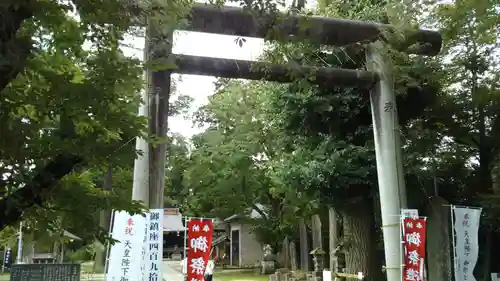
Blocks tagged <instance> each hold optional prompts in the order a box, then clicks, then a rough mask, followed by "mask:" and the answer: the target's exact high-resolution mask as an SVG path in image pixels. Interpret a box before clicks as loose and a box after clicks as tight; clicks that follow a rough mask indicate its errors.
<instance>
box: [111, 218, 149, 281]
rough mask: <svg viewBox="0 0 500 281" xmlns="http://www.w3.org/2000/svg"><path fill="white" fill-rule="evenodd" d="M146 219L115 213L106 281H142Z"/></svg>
mask: <svg viewBox="0 0 500 281" xmlns="http://www.w3.org/2000/svg"><path fill="white" fill-rule="evenodd" d="M145 223H146V222H145V218H144V217H143V216H142V215H130V214H129V213H127V212H125V211H115V214H114V221H113V230H112V233H111V237H112V238H113V239H114V240H117V242H116V243H115V244H113V245H112V246H111V251H110V254H109V262H108V272H107V274H106V281H120V280H121V281H123V280H126V281H142V273H141V270H140V269H141V268H140V264H141V263H142V246H143V243H144V229H145Z"/></svg>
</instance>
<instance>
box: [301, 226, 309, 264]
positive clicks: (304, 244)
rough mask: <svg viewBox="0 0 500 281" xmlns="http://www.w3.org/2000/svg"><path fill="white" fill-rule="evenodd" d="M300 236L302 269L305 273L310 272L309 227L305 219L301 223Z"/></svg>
mask: <svg viewBox="0 0 500 281" xmlns="http://www.w3.org/2000/svg"><path fill="white" fill-rule="evenodd" d="M299 236H300V267H301V269H302V270H304V271H309V243H308V241H307V227H306V222H305V220H304V219H303V218H301V219H300V221H299Z"/></svg>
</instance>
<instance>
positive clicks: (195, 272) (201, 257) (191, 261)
mask: <svg viewBox="0 0 500 281" xmlns="http://www.w3.org/2000/svg"><path fill="white" fill-rule="evenodd" d="M187 227H188V241H187V246H188V251H187V269H186V273H187V279H186V280H189V281H203V275H204V274H205V267H206V265H207V263H208V259H209V256H210V250H211V248H212V233H213V230H214V226H213V224H212V220H210V219H206V220H202V219H192V220H190V221H189V222H188V224H187Z"/></svg>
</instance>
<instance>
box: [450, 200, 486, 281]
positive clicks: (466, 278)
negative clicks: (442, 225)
mask: <svg viewBox="0 0 500 281" xmlns="http://www.w3.org/2000/svg"><path fill="white" fill-rule="evenodd" d="M452 208H453V213H454V214H455V220H454V224H453V230H454V232H455V245H454V246H455V250H454V253H455V280H456V281H476V278H475V277H474V273H473V271H474V267H475V266H476V262H477V258H478V254H479V243H478V230H479V220H480V218H481V209H470V208H461V207H456V206H452Z"/></svg>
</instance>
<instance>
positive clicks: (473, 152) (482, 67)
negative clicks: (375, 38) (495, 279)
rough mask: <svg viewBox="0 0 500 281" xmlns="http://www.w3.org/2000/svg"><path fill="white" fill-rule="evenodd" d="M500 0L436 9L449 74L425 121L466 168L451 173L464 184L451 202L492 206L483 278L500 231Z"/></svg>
mask: <svg viewBox="0 0 500 281" xmlns="http://www.w3.org/2000/svg"><path fill="white" fill-rule="evenodd" d="M499 4H500V3H498V1H458V2H454V3H449V4H443V5H439V6H438V7H437V8H436V9H435V10H434V13H433V15H434V17H433V18H432V20H433V23H434V24H435V25H436V26H437V27H439V28H440V29H441V30H442V33H443V37H444V40H445V47H444V52H443V53H442V55H441V64H442V67H443V69H445V70H446V77H445V79H443V81H442V82H443V85H444V89H445V95H444V96H443V98H442V99H441V100H440V102H439V103H437V104H436V106H435V108H434V110H433V111H432V117H433V118H432V119H430V122H428V123H427V125H428V127H429V128H432V129H435V130H436V129H438V130H439V131H440V136H441V138H442V140H443V142H445V143H451V145H448V147H447V148H448V150H450V151H453V150H454V151H457V152H459V153H460V154H462V155H463V158H462V159H456V160H455V161H454V162H452V164H453V166H452V167H455V169H456V168H458V167H460V168H461V169H462V170H465V171H467V172H466V173H462V174H453V175H449V176H448V177H447V179H448V180H453V181H454V182H455V183H460V184H461V185H462V186H463V188H461V189H459V190H457V194H456V197H455V198H452V200H453V199H455V200H456V201H455V202H456V203H458V204H474V205H483V206H485V207H488V208H487V209H486V210H485V211H486V214H487V215H488V217H489V218H490V219H489V220H485V221H483V224H482V226H481V235H482V238H481V239H480V240H482V241H485V243H484V244H483V245H482V246H483V247H481V248H482V249H484V250H482V251H481V258H480V262H481V263H482V270H480V271H477V272H478V275H479V276H480V277H482V278H484V279H485V280H487V279H488V278H489V272H491V269H490V263H491V251H492V249H493V246H492V244H491V243H492V241H493V240H494V239H495V238H494V237H496V236H494V235H497V234H494V232H493V229H494V228H498V224H497V223H496V219H491V218H493V217H496V215H497V214H498V206H499V205H498V201H497V200H498V199H497V198H498V197H497V195H496V191H495V184H494V181H493V176H494V170H495V167H496V166H497V165H498V156H499V151H500V150H499V146H498V144H497V142H496V141H495V140H496V139H497V138H498V136H499V134H500V130H499V128H500V127H499V125H500V119H499V117H498V116H499V110H500V106H499V101H500V100H499V97H500V95H499V94H500V88H499V86H498V85H499V81H500V76H499V75H498V71H496V70H497V69H498V68H499V67H500V65H499V62H498V59H496V58H497V57H498V49H499V48H498V47H499V45H498V21H499V19H500V12H499V9H498V7H499ZM450 148H451V149H450ZM445 149H446V148H445ZM457 160H458V161H457ZM437 161H438V162H439V161H440V160H437ZM439 168H441V169H446V168H447V167H446V166H440V167H438V169H439ZM448 169H449V168H448ZM440 172H441V171H440Z"/></svg>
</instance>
